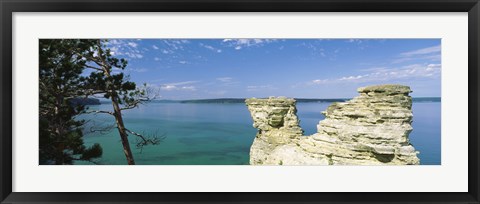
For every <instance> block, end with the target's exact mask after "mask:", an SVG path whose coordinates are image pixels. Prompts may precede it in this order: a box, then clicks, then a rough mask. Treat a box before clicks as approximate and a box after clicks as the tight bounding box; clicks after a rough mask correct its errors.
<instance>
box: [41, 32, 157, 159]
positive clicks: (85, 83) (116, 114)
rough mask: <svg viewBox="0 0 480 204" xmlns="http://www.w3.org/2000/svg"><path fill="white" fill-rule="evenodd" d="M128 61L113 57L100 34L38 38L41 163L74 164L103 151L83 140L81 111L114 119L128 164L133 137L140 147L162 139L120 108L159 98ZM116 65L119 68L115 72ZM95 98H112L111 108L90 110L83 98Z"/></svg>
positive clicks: (126, 108)
mask: <svg viewBox="0 0 480 204" xmlns="http://www.w3.org/2000/svg"><path fill="white" fill-rule="evenodd" d="M127 64H128V62H127V60H125V59H123V58H122V59H119V58H117V57H114V56H113V55H112V53H111V51H110V49H109V48H108V47H107V40H101V39H93V40H87V39H40V40H39V69H40V70H39V88H40V93H39V99H40V100H39V101H40V104H39V137H40V138H39V162H40V164H56V165H63V164H74V162H75V161H89V162H92V163H96V162H95V160H96V159H98V158H100V157H101V156H102V154H103V149H102V147H101V146H100V144H98V143H96V144H93V145H92V146H90V147H87V146H86V145H85V144H84V142H83V132H84V131H83V125H85V124H86V123H87V121H85V120H79V119H77V116H79V115H81V114H108V115H110V116H112V119H114V121H115V122H114V124H115V125H114V128H116V129H117V130H118V135H119V137H120V139H121V142H122V146H123V152H124V154H125V158H126V160H127V163H128V164H129V165H134V164H135V159H134V157H133V154H132V150H131V147H130V141H129V136H130V135H132V136H135V138H137V141H136V144H135V145H136V147H138V148H142V147H143V146H145V145H151V144H153V145H155V144H159V143H160V142H161V141H162V140H163V139H164V136H158V135H150V136H147V135H144V134H141V133H138V132H135V131H133V130H130V129H128V128H127V126H126V125H125V123H124V120H123V116H122V111H125V110H128V109H133V108H136V107H138V106H139V105H141V104H143V103H146V102H148V101H151V100H152V99H154V98H155V96H156V93H155V90H152V89H151V88H149V87H147V85H146V84H144V85H143V86H137V85H136V84H135V83H134V82H132V81H129V79H128V76H125V75H124V74H123V72H122V71H123V70H124V69H125V68H126V67H127ZM114 70H118V71H119V72H114ZM89 97H97V98H104V99H107V100H109V101H111V104H112V108H113V111H111V110H95V111H90V110H89V109H88V107H86V106H85V105H83V104H81V103H75V102H74V101H75V100H78V99H79V98H84V99H86V98H89Z"/></svg>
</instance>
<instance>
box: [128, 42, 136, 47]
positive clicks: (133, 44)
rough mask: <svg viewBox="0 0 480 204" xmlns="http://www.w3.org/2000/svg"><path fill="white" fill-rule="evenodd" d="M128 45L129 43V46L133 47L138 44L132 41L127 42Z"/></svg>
mask: <svg viewBox="0 0 480 204" xmlns="http://www.w3.org/2000/svg"><path fill="white" fill-rule="evenodd" d="M128 45H129V46H130V47H134V48H136V47H137V46H138V44H137V43H134V42H128Z"/></svg>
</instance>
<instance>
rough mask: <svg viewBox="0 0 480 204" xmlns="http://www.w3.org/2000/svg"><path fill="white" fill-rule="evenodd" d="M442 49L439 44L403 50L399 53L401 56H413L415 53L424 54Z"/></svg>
mask: <svg viewBox="0 0 480 204" xmlns="http://www.w3.org/2000/svg"><path fill="white" fill-rule="evenodd" d="M441 50H442V48H441V46H440V45H437V46H433V47H427V48H423V49H419V50H414V51H410V52H404V53H400V55H402V56H415V55H425V54H431V53H438V52H440V51H441Z"/></svg>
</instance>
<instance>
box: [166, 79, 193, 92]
mask: <svg viewBox="0 0 480 204" xmlns="http://www.w3.org/2000/svg"><path fill="white" fill-rule="evenodd" d="M195 83H198V81H183V82H175V83H168V84H162V85H160V89H161V90H164V91H176V90H183V91H196V90H197V89H196V87H195V86H193V85H191V84H195Z"/></svg>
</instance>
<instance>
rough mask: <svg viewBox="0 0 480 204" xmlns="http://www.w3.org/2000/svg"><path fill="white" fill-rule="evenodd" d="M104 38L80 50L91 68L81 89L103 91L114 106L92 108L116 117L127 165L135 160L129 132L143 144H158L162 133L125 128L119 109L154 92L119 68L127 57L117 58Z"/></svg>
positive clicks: (90, 93)
mask: <svg viewBox="0 0 480 204" xmlns="http://www.w3.org/2000/svg"><path fill="white" fill-rule="evenodd" d="M105 42H106V41H104V40H94V42H93V46H92V47H91V50H89V52H86V53H82V54H81V56H82V57H84V58H85V59H86V60H87V62H88V63H87V64H84V66H85V67H86V68H90V69H91V70H93V71H92V72H91V73H90V75H89V76H88V77H86V78H85V84H84V87H83V89H84V90H86V94H87V95H98V94H103V97H104V98H106V99H109V100H110V101H111V103H112V106H113V112H112V111H104V110H103V111H102V110H100V111H95V112H96V113H105V114H109V115H111V116H113V117H114V118H115V124H116V128H117V130H118V133H119V135H120V139H121V141H122V145H123V151H124V154H125V157H126V159H127V163H128V164H129V165H134V164H135V160H134V157H133V154H132V150H131V147H130V143H129V139H128V136H129V135H134V136H136V137H137V138H138V139H139V140H138V141H137V144H136V146H137V147H140V148H141V147H143V146H144V145H148V144H158V143H159V142H160V141H161V140H163V139H164V136H161V137H158V136H151V137H150V136H144V135H143V134H140V133H137V132H134V131H132V130H130V129H127V128H126V126H125V123H124V120H123V116H122V111H124V110H128V109H132V108H136V107H138V105H140V104H142V103H145V102H147V101H150V100H151V99H152V98H154V97H155V95H152V92H151V90H150V89H149V88H147V87H146V84H144V86H143V87H137V85H136V84H135V83H134V82H131V81H129V80H128V79H127V77H126V76H125V75H124V74H123V72H121V71H122V70H124V69H125V68H126V67H127V64H128V62H127V60H125V59H123V58H122V59H118V58H116V57H114V56H112V54H111V51H110V49H108V48H107V47H106V45H105ZM114 69H116V70H119V71H120V73H116V74H115V73H113V70H114Z"/></svg>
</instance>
